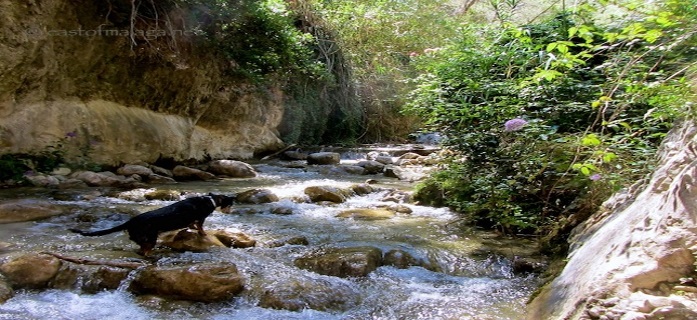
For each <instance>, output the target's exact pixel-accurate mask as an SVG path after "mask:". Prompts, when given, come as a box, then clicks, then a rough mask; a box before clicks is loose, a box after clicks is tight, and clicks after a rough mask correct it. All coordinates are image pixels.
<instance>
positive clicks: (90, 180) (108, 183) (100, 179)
mask: <svg viewBox="0 0 697 320" xmlns="http://www.w3.org/2000/svg"><path fill="white" fill-rule="evenodd" d="M70 177H71V178H74V179H78V180H82V181H83V182H85V183H86V184H87V185H88V186H91V187H120V188H139V187H143V186H144V185H143V183H141V182H140V181H139V180H138V179H135V178H133V177H128V178H126V177H123V176H117V175H116V174H114V173H112V172H99V173H98V172H93V171H77V172H74V173H73V174H71V175H70Z"/></svg>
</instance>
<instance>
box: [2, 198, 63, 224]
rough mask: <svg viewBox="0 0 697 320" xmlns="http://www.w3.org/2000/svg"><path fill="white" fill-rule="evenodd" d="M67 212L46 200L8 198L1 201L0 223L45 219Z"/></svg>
mask: <svg viewBox="0 0 697 320" xmlns="http://www.w3.org/2000/svg"><path fill="white" fill-rule="evenodd" d="M65 212H66V209H65V208H62V207H60V206H57V205H55V204H53V203H50V202H48V201H44V200H27V199H22V200H8V201H3V202H1V203H0V223H12V222H22V221H33V220H39V219H45V218H49V217H53V216H57V215H61V214H63V213H65Z"/></svg>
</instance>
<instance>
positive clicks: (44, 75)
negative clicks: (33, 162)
mask: <svg viewBox="0 0 697 320" xmlns="http://www.w3.org/2000/svg"><path fill="white" fill-rule="evenodd" d="M143 3H146V2H143ZM154 3H155V2H153V4H154ZM163 3H164V2H157V5H160V7H158V10H160V17H161V18H162V21H160V22H159V24H154V23H151V24H149V25H138V24H136V25H135V26H131V24H130V23H131V16H130V10H131V4H132V3H131V1H124V0H112V1H107V2H100V1H87V0H75V1H68V0H29V1H2V2H0V154H5V153H35V152H40V151H42V150H46V148H49V147H58V148H61V151H64V152H65V153H66V154H67V155H68V156H72V157H84V156H89V157H90V158H91V161H94V162H97V163H102V164H118V163H126V162H132V161H139V160H141V161H147V162H152V161H155V160H157V159H158V158H160V157H162V158H171V159H175V160H188V159H205V158H241V159H245V158H250V157H252V155H253V154H254V153H255V152H263V151H269V150H276V149H278V148H280V147H281V146H282V141H281V140H280V138H279V137H278V132H277V127H278V126H279V125H280V124H281V122H282V119H283V114H284V106H283V101H284V98H285V97H284V94H283V92H282V91H281V90H280V89H279V86H277V85H273V84H267V85H264V86H262V85H258V84H251V83H247V82H245V80H242V79H235V78H234V77H232V76H230V74H232V73H234V72H230V71H231V68H234V66H233V65H232V64H231V63H230V62H229V61H225V59H221V58H220V57H219V56H217V55H216V53H215V52H212V51H211V50H208V49H206V47H205V41H203V39H201V38H199V37H200V35H196V34H194V33H187V34H188V35H189V36H179V37H174V36H158V35H157V34H156V33H153V34H154V35H153V36H150V37H148V36H143V34H135V35H133V36H131V34H128V33H129V32H131V30H132V29H131V28H133V27H135V28H136V29H135V31H138V30H140V29H138V28H143V30H145V28H149V29H147V30H150V31H162V30H167V31H184V32H188V31H191V29H192V28H195V27H201V26H203V23H204V22H201V21H195V20H191V19H193V18H195V17H198V16H200V15H198V16H197V15H196V14H190V12H187V11H186V10H187V9H186V8H181V7H171V8H166V7H163V6H164V5H163ZM148 8H149V7H144V8H142V10H146V9H148ZM165 10H170V11H165ZM138 21H148V20H147V19H140V20H138ZM155 28H161V29H155ZM107 31H109V32H111V33H109V32H107ZM140 31H142V30H140Z"/></svg>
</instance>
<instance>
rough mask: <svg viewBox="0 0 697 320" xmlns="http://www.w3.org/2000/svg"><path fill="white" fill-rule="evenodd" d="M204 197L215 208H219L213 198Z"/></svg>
mask: <svg viewBox="0 0 697 320" xmlns="http://www.w3.org/2000/svg"><path fill="white" fill-rule="evenodd" d="M203 197H204V198H208V200H210V201H211V203H212V204H213V208H216V207H218V204H217V203H215V199H213V197H211V196H203Z"/></svg>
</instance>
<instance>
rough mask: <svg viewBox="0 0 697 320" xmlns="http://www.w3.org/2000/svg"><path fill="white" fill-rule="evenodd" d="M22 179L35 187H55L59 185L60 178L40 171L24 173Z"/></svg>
mask: <svg viewBox="0 0 697 320" xmlns="http://www.w3.org/2000/svg"><path fill="white" fill-rule="evenodd" d="M24 179H26V180H27V181H29V182H30V183H31V184H32V185H34V186H36V187H42V188H57V187H58V185H60V179H58V178H57V177H55V176H51V175H46V174H41V173H32V174H25V175H24Z"/></svg>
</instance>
